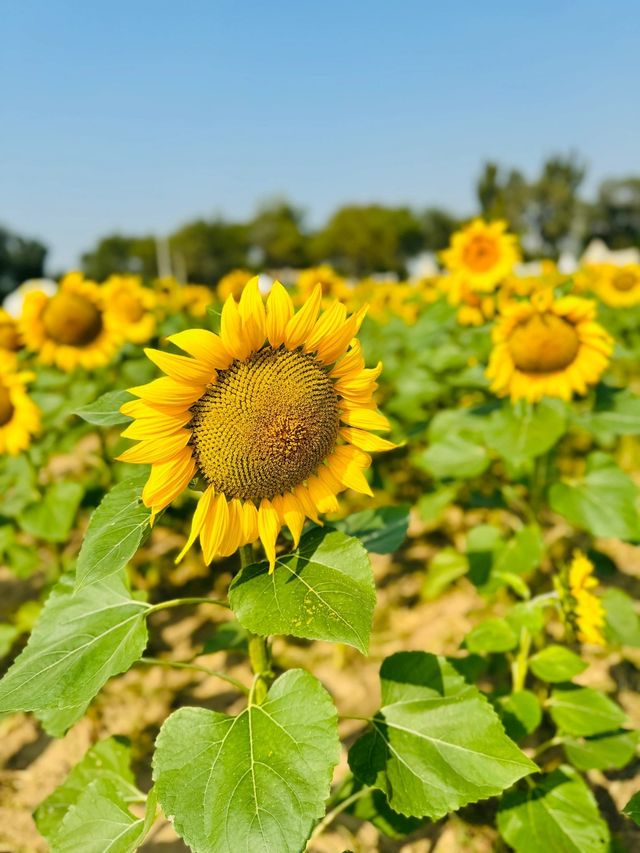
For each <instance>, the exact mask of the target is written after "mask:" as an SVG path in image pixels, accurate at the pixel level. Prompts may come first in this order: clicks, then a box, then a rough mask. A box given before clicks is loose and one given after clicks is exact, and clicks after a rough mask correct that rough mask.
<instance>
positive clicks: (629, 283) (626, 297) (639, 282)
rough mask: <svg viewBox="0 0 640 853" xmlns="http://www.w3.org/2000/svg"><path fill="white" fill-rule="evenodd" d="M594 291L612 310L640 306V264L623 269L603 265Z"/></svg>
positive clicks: (626, 266) (623, 267)
mask: <svg viewBox="0 0 640 853" xmlns="http://www.w3.org/2000/svg"><path fill="white" fill-rule="evenodd" d="M593 289H594V290H595V292H596V293H597V294H598V296H599V297H600V299H602V301H603V302H604V303H605V305H610V306H611V307H612V308H628V307H631V306H632V305H640V264H626V265H625V266H622V267H616V266H613V264H602V265H601V266H600V268H599V271H598V274H597V275H596V276H595V279H594V282H593Z"/></svg>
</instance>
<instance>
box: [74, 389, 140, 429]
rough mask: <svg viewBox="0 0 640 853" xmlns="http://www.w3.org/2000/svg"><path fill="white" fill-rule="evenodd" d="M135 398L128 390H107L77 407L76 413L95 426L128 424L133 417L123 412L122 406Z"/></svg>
mask: <svg viewBox="0 0 640 853" xmlns="http://www.w3.org/2000/svg"><path fill="white" fill-rule="evenodd" d="M133 399H134V398H133V395H132V394H130V393H129V392H128V391H107V393H106V394H103V395H102V396H101V397H98V399H97V400H95V401H94V402H93V403H88V404H87V405H86V406H81V407H80V408H79V409H76V410H75V412H74V414H75V415H78V416H79V417H81V418H82V420H83V421H87V422H88V423H90V424H94V425H95V426H115V425H116V424H126V423H129V422H130V421H131V418H130V417H128V416H127V415H123V414H122V412H121V411H120V406H122V405H123V404H124V403H127V402H128V401H129V400H133Z"/></svg>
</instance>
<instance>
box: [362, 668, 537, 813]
mask: <svg viewBox="0 0 640 853" xmlns="http://www.w3.org/2000/svg"><path fill="white" fill-rule="evenodd" d="M380 678H381V683H382V708H381V709H380V711H379V712H378V714H377V715H376V716H375V717H374V718H373V719H372V720H371V723H372V726H373V731H370V732H368V733H366V734H365V735H363V736H362V737H361V738H360V739H359V740H358V741H357V742H356V743H355V744H354V746H353V747H352V748H351V750H350V752H349V764H350V766H351V769H352V771H353V773H354V775H355V776H356V778H358V779H359V780H360V781H362V782H363V783H365V784H367V785H372V786H374V787H376V788H380V789H381V790H382V791H384V792H385V794H386V796H387V799H388V801H389V805H390V806H391V808H392V809H393V810H394V811H396V812H399V813H400V814H403V815H407V816H415V817H423V816H426V817H430V818H431V819H432V820H437V819H438V818H440V817H442V816H443V815H445V814H447V813H448V812H451V811H456V810H457V809H459V808H461V806H464V805H466V804H467V803H472V802H476V801H477V800H482V799H486V798H487V797H492V796H495V795H496V794H499V793H500V792H501V791H503V790H504V789H505V788H508V787H509V786H510V785H512V784H513V783H514V782H516V781H517V780H518V779H521V778H522V777H523V776H526V775H528V774H529V773H532V772H534V771H536V770H537V767H536V765H535V764H534V763H533V762H532V761H530V760H529V759H528V758H527V757H526V756H525V755H524V754H523V753H522V752H521V751H520V750H519V749H518V747H517V746H516V745H515V744H514V743H513V741H511V740H510V739H509V738H508V737H507V736H506V735H505V733H504V729H503V728H502V725H501V723H500V720H499V718H498V716H497V714H496V712H495V711H494V709H493V708H492V707H491V705H490V704H489V703H488V702H487V700H486V698H485V697H484V696H483V695H482V694H481V693H480V691H479V690H477V689H476V688H475V687H473V686H472V685H469V684H467V683H466V682H465V681H464V679H463V678H462V676H461V675H459V674H458V673H457V672H456V670H455V669H454V668H453V666H451V664H450V663H448V662H447V661H446V660H444V659H443V658H438V657H436V656H435V655H431V654H427V653H425V652H400V653H398V654H395V655H392V656H391V657H389V658H387V659H386V660H385V661H384V663H383V664H382V668H381V670H380Z"/></svg>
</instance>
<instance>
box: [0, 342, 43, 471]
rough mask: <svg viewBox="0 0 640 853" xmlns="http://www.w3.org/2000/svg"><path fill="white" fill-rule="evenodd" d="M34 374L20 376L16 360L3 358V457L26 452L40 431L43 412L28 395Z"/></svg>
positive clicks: (0, 441) (0, 374)
mask: <svg viewBox="0 0 640 853" xmlns="http://www.w3.org/2000/svg"><path fill="white" fill-rule="evenodd" d="M33 378H34V376H33V374H32V373H18V372H16V370H15V360H14V359H13V358H11V357H7V356H6V355H5V354H0V453H7V454H9V455H10V456H15V455H16V454H17V453H20V451H21V450H26V449H27V448H28V447H29V445H30V444H31V437H32V436H33V435H35V434H36V433H37V432H39V430H40V410H39V409H38V407H37V406H36V404H35V403H34V402H33V400H31V398H30V397H29V396H28V394H27V391H26V384H27V382H29V381H30V380H31V379H33Z"/></svg>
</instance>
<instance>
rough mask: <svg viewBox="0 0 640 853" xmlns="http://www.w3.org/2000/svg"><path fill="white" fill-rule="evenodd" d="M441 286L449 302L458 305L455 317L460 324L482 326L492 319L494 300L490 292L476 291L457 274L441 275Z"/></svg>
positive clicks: (494, 308) (494, 306) (494, 310)
mask: <svg viewBox="0 0 640 853" xmlns="http://www.w3.org/2000/svg"><path fill="white" fill-rule="evenodd" d="M441 287H442V289H443V291H444V292H445V293H446V295H447V301H448V302H449V304H450V305H455V306H458V310H457V312H456V319H457V321H458V323H459V324H460V325H461V326H482V325H483V324H484V323H487V322H488V321H489V320H491V319H493V317H494V315H495V313H496V300H495V298H494V296H493V295H492V294H488V293H477V292H476V291H475V290H473V289H472V288H471V287H470V286H469V285H468V283H467V282H466V281H465V280H464V279H462V278H458V277H457V276H443V277H442V280H441Z"/></svg>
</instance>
